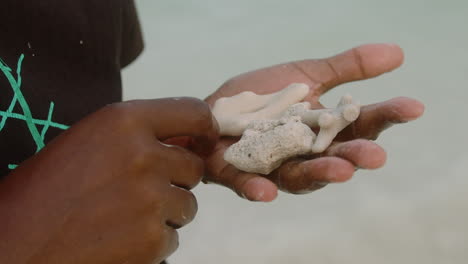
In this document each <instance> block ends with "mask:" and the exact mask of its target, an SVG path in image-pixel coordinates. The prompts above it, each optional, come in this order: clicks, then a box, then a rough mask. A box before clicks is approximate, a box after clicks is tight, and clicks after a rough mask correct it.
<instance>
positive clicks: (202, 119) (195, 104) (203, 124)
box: [184, 97, 213, 130]
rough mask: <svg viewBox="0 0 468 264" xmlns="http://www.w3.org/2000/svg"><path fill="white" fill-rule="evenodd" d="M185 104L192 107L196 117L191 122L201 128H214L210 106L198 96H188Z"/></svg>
mask: <svg viewBox="0 0 468 264" xmlns="http://www.w3.org/2000/svg"><path fill="white" fill-rule="evenodd" d="M184 100H185V101H184V104H185V105H186V106H187V107H188V108H190V109H192V111H193V113H194V118H192V120H191V123H192V125H193V126H194V127H200V128H201V129H207V130H210V129H212V128H213V116H212V113H211V109H210V106H209V105H208V104H207V103H206V102H204V101H202V100H200V99H197V98H191V97H186V98H184Z"/></svg>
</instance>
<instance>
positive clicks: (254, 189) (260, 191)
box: [212, 165, 278, 202]
mask: <svg viewBox="0 0 468 264" xmlns="http://www.w3.org/2000/svg"><path fill="white" fill-rule="evenodd" d="M212 182H214V183H218V184H221V185H223V186H226V187H228V188H230V189H231V190H233V191H234V192H236V193H237V194H238V195H239V196H241V197H243V198H246V199H247V200H250V201H257V202H271V201H273V200H274V199H275V198H276V196H278V188H277V187H276V185H275V184H274V183H272V182H271V181H269V180H268V179H266V178H265V177H262V176H259V175H257V174H254V173H247V172H242V171H240V170H238V169H237V168H235V167H234V166H232V165H227V166H226V167H225V168H224V169H223V170H222V171H221V172H220V174H218V177H216V178H215V179H213V180H212Z"/></svg>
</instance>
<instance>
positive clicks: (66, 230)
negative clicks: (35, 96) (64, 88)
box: [0, 45, 424, 264]
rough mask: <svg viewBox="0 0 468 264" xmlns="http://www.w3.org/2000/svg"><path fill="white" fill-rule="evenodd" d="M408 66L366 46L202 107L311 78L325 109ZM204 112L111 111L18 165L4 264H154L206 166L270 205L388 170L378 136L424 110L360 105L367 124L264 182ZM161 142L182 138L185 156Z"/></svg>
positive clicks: (267, 73)
mask: <svg viewBox="0 0 468 264" xmlns="http://www.w3.org/2000/svg"><path fill="white" fill-rule="evenodd" d="M402 62H403V53H402V51H401V49H400V48H399V47H397V46H389V45H367V46H362V47H358V48H356V49H354V50H352V51H348V52H345V53H343V54H340V55H337V56H335V57H332V58H328V59H321V60H305V61H300V62H293V63H289V64H284V65H279V66H273V67H270V68H265V69H261V70H257V71H254V72H250V73H246V74H243V75H240V76H238V77H235V78H233V79H231V80H229V81H228V82H226V83H225V84H224V85H223V86H222V87H221V88H220V89H218V90H217V91H216V92H215V93H214V94H213V95H211V96H210V97H208V98H207V99H206V102H207V103H208V104H209V105H212V104H213V103H214V102H215V101H216V99H218V98H220V97H223V96H231V95H234V94H237V93H239V92H242V91H253V92H256V93H259V94H266V93H271V92H275V91H278V90H280V89H282V88H284V87H286V86H287V85H288V84H290V83H292V82H303V83H307V84H308V85H309V86H310V87H312V89H311V92H310V94H309V95H308V97H307V98H306V99H307V101H309V102H311V103H312V104H313V106H314V107H316V108H320V107H322V106H321V104H320V103H319V98H320V96H321V95H322V94H323V93H325V92H326V91H328V90H329V89H331V88H333V87H335V86H337V85H339V84H342V83H346V82H350V81H356V80H362V79H367V78H372V77H375V76H378V75H380V74H382V73H385V72H388V71H391V70H393V69H395V68H397V67H398V66H400V65H401V63H402ZM208 104H206V103H203V102H201V101H199V100H197V99H188V98H184V99H179V100H175V99H160V100H147V101H132V102H126V103H120V104H115V105H111V106H107V107H104V108H103V109H101V110H99V111H97V112H96V113H94V114H92V115H90V116H88V117H87V118H85V119H84V120H82V121H80V122H79V123H77V124H76V125H74V126H73V127H72V128H70V129H69V130H67V131H66V132H64V133H63V134H62V135H60V136H59V137H57V138H56V139H55V140H53V141H52V142H51V143H50V144H48V145H47V146H46V148H44V149H43V150H42V151H41V152H39V153H38V154H37V155H35V156H34V157H32V158H30V159H28V160H27V161H25V162H24V163H23V164H21V165H20V167H18V168H17V169H16V170H15V171H14V172H12V173H11V174H10V175H8V176H7V177H6V179H5V180H4V181H3V182H1V183H0V234H1V236H2V239H1V240H0V263H9V264H23V263H31V264H42V263H47V264H54V263H73V264H84V263H98V264H106V263H109V264H114V263H126V264H137V263H138V264H145V263H154V262H156V263H157V262H158V261H161V260H162V259H164V258H166V257H167V256H169V255H170V254H171V253H172V252H173V251H174V250H175V249H176V248H177V244H178V242H177V241H178V237H177V231H176V229H177V228H179V227H181V226H184V225H186V224H187V223H189V222H190V221H191V220H192V219H193V218H194V216H195V213H196V209H197V206H196V200H195V197H194V196H193V194H192V193H191V192H190V190H191V188H193V187H194V186H195V185H196V184H197V183H198V182H199V180H201V178H202V175H203V174H204V173H203V163H204V164H205V170H206V173H205V174H206V176H205V178H204V181H206V182H214V183H218V184H221V185H224V186H227V187H229V188H231V189H233V190H234V191H235V192H236V193H238V194H239V195H241V196H242V197H245V198H247V199H249V200H253V201H271V200H273V199H274V198H275V197H276V195H277V191H278V189H281V190H283V191H286V192H290V193H307V192H310V191H313V190H316V189H319V188H322V187H323V186H325V185H326V184H328V183H333V182H343V181H346V180H348V179H349V178H351V176H352V175H353V173H354V171H355V168H356V167H360V168H364V169H375V168H379V167H381V166H382V165H383V164H384V163H385V159H386V155H385V151H384V150H383V149H382V148H381V147H380V146H378V145H377V144H375V143H374V142H373V141H371V140H374V139H376V138H377V136H378V135H379V134H380V133H381V132H382V131H383V130H385V129H386V128H388V127H390V126H391V125H392V124H396V123H403V122H407V121H410V120H414V119H416V118H418V117H419V116H420V115H422V113H423V110H424V106H423V105H422V104H421V103H419V102H418V101H416V100H413V99H409V98H401V97H400V98H395V99H392V100H390V101H386V102H382V103H377V104H373V105H368V106H364V107H363V108H362V110H361V116H360V117H359V119H358V120H357V121H356V122H355V123H354V124H352V125H351V126H350V127H349V128H347V129H345V130H344V131H342V132H341V133H340V134H339V135H338V137H337V139H336V140H335V142H334V143H333V145H332V146H331V147H330V148H328V149H327V150H326V151H325V153H323V154H321V155H319V156H313V157H309V159H295V160H290V161H288V162H286V163H285V164H283V166H281V167H280V168H279V169H277V170H276V171H274V172H273V173H272V174H271V175H267V176H262V175H256V174H250V173H245V172H242V171H239V170H237V169H235V168H234V167H232V166H231V165H229V164H227V163H226V162H225V161H224V160H223V158H222V155H223V154H224V151H225V150H226V148H227V147H228V146H229V145H230V144H232V143H233V142H235V141H236V140H237V139H235V138H223V139H222V140H218V135H217V132H218V128H217V124H216V121H214V120H213V117H212V115H211V112H210V109H209V106H208ZM181 136H188V138H189V140H188V141H186V142H185V143H186V144H182V143H181V141H178V140H174V138H180V137H181ZM161 142H165V143H174V142H178V144H179V145H184V146H185V147H186V148H187V149H184V148H181V147H175V146H172V147H170V146H167V145H164V144H161ZM213 146H215V147H214V150H213V151H211V150H212V148H213ZM188 149H190V150H192V151H193V152H191V151H189V150H188ZM194 153H197V154H198V155H195V154H194ZM200 157H203V159H204V162H203V160H202V159H200Z"/></svg>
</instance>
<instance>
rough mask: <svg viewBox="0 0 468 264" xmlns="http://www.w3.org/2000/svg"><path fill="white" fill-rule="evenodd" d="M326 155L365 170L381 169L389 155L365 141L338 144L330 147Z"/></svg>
mask: <svg viewBox="0 0 468 264" xmlns="http://www.w3.org/2000/svg"><path fill="white" fill-rule="evenodd" d="M324 155H326V156H336V157H339V158H342V159H345V160H348V161H350V162H351V163H353V164H354V166H355V167H357V168H363V169H377V168H380V167H382V166H383V165H384V164H385V161H386V159H387V154H386V153H385V150H384V149H383V148H382V147H380V146H379V145H377V144H376V143H374V142H372V141H369V140H365V139H356V140H352V141H347V142H343V143H337V144H335V145H332V146H330V147H329V148H328V149H327V150H326V151H325V153H324Z"/></svg>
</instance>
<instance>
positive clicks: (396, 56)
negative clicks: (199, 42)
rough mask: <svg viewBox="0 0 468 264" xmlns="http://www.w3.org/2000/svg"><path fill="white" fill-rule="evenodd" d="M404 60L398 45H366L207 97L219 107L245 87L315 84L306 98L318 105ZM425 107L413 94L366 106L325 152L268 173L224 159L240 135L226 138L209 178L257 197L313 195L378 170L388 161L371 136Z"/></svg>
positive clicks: (209, 162)
mask: <svg viewBox="0 0 468 264" xmlns="http://www.w3.org/2000/svg"><path fill="white" fill-rule="evenodd" d="M402 63H403V52H402V50H401V49H400V48H399V47H398V46H396V45H389V44H374V45H364V46H360V47H357V48H354V49H352V50H349V51H346V52H344V53H342V54H339V55H336V56H334V57H331V58H326V59H317V60H304V61H297V62H292V63H286V64H282V65H277V66H273V67H269V68H265V69H261V70H257V71H253V72H249V73H245V74H242V75H240V76H237V77H234V78H233V79H231V80H229V81H227V82H226V83H225V84H224V85H222V86H221V87H220V88H219V89H218V90H217V91H216V92H215V93H213V94H212V95H211V96H209V97H208V98H207V99H206V101H207V102H208V103H209V104H210V105H211V106H213V104H214V102H215V101H216V100H217V99H218V98H220V97H228V96H233V95H235V94H238V93H240V92H243V91H253V92H255V93H257V94H269V93H273V92H276V91H278V90H281V89H283V88H285V87H286V86H288V85H289V84H291V83H306V84H308V85H309V86H310V87H311V90H310V93H309V94H308V96H307V97H306V99H305V100H306V101H309V102H310V103H311V104H312V108H323V106H322V105H321V104H320V102H319V99H320V96H321V95H322V94H324V93H326V92H327V91H329V90H330V89H332V88H334V87H336V86H338V85H340V84H343V83H347V82H351V81H356V80H364V79H368V78H372V77H376V76H378V75H380V74H382V73H385V72H389V71H391V70H393V69H395V68H397V67H399V66H400V65H401V64H402ZM423 111H424V106H423V105H422V104H421V103H420V102H418V101H416V100H413V99H410V98H404V97H399V98H394V99H391V100H389V101H386V102H381V103H377V104H373V105H367V106H363V107H362V109H361V115H360V117H359V119H358V120H356V122H355V123H353V124H352V125H350V126H349V127H348V128H346V129H345V130H343V131H342V132H341V133H340V134H339V135H338V136H337V138H336V139H335V141H334V142H333V144H332V145H331V146H330V147H329V148H328V149H327V150H326V151H325V152H324V153H322V154H321V155H315V156H312V157H311V158H310V159H307V160H305V159H293V160H290V161H288V162H286V163H284V164H283V165H282V166H281V167H280V168H278V169H277V170H275V171H274V172H272V173H271V174H270V175H267V176H260V175H256V174H252V173H246V172H242V171H239V170H237V169H236V168H234V167H233V166H232V165H229V164H228V163H227V162H226V161H224V159H223V154H224V152H225V151H226V149H227V148H228V147H229V146H230V145H231V144H233V143H235V142H236V141H237V140H238V138H224V139H223V140H221V141H220V142H219V143H218V144H217V146H216V148H215V152H213V154H212V155H211V156H210V157H208V158H207V159H206V166H207V170H208V175H207V177H206V179H205V180H204V181H206V182H214V183H218V184H221V185H224V186H227V187H229V188H231V189H232V190H234V191H235V192H236V193H237V194H239V195H240V196H242V197H245V198H247V199H249V200H253V201H265V202H266V201H271V200H273V199H274V198H275V197H276V196H277V190H278V188H279V189H281V190H283V191H286V192H290V193H308V192H311V191H314V190H317V189H320V188H322V187H324V186H325V185H327V184H328V183H335V182H343V181H346V180H348V179H350V178H351V177H352V175H353V173H354V171H355V168H363V169H376V168H379V167H381V166H383V165H384V163H385V159H386V154H385V151H384V150H383V149H382V148H381V147H380V146H378V145H377V144H375V143H374V142H373V141H371V140H375V139H376V138H377V137H378V135H379V134H380V133H381V132H382V131H383V130H385V129H387V128H389V127H390V126H391V125H393V124H398V123H404V122H408V121H410V120H413V119H416V118H418V117H419V116H421V115H422V113H423Z"/></svg>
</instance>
